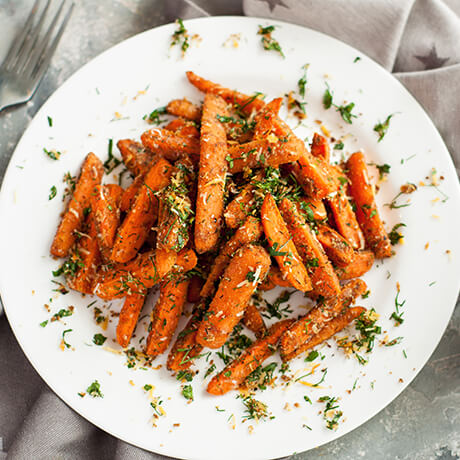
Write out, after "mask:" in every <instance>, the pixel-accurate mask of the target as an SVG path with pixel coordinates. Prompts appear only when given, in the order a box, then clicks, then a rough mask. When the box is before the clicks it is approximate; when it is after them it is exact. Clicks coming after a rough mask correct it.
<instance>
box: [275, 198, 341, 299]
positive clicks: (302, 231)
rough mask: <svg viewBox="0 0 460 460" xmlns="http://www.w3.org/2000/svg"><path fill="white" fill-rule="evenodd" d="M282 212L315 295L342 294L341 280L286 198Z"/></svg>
mask: <svg viewBox="0 0 460 460" xmlns="http://www.w3.org/2000/svg"><path fill="white" fill-rule="evenodd" d="M280 211H281V215H282V216H283V219H284V221H285V222H286V225H287V228H288V230H289V232H290V234H291V235H292V240H293V241H294V244H295V246H296V248H297V250H298V252H299V254H300V256H301V257H302V260H303V262H304V264H305V266H306V267H307V272H308V275H309V276H310V279H311V283H312V285H313V291H314V292H315V294H317V295H322V296H324V297H332V296H335V295H338V294H340V284H339V279H338V278H337V275H336V274H335V272H334V269H333V268H332V265H331V263H330V262H329V259H328V258H327V256H326V254H325V252H324V250H323V248H322V246H321V244H320V243H319V242H318V240H317V239H316V237H315V235H314V233H313V232H312V231H311V230H310V227H309V225H308V224H307V223H306V221H305V219H304V218H303V217H302V215H301V214H300V213H299V211H298V210H297V207H296V205H295V204H294V203H293V202H292V201H290V200H289V199H287V198H284V199H283V200H282V201H281V203H280Z"/></svg>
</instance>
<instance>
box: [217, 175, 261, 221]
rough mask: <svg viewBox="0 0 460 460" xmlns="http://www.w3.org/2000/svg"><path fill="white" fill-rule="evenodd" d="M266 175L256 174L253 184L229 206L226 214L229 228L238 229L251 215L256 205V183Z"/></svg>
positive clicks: (247, 186)
mask: <svg viewBox="0 0 460 460" xmlns="http://www.w3.org/2000/svg"><path fill="white" fill-rule="evenodd" d="M263 177H264V173H263V172H262V170H261V171H259V172H258V173H256V174H255V175H254V176H253V177H252V179H251V182H250V183H249V184H247V185H245V186H244V187H243V189H242V190H241V192H240V193H238V195H237V196H236V197H235V198H233V200H232V201H230V203H229V204H228V205H227V207H226V208H225V212H224V217H225V224H226V225H227V227H229V228H236V227H238V226H240V225H241V224H242V223H243V222H244V221H245V219H246V217H247V216H248V215H249V214H250V212H251V208H252V207H253V205H254V204H255V200H254V192H255V187H254V185H253V184H254V182H257V181H260V180H262V179H263Z"/></svg>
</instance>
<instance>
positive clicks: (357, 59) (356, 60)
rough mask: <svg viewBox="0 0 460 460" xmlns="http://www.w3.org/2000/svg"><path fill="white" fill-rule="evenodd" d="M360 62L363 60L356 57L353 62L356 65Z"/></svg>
mask: <svg viewBox="0 0 460 460" xmlns="http://www.w3.org/2000/svg"><path fill="white" fill-rule="evenodd" d="M360 60H361V58H360V57H359V56H356V57H355V59H354V60H353V63H356V62H358V61H360Z"/></svg>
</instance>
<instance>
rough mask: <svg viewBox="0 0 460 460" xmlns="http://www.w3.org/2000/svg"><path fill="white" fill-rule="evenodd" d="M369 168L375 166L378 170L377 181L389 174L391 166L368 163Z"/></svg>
mask: <svg viewBox="0 0 460 460" xmlns="http://www.w3.org/2000/svg"><path fill="white" fill-rule="evenodd" d="M369 165H371V166H375V167H376V168H377V169H378V170H379V179H380V180H382V179H383V178H384V177H385V174H389V173H390V169H391V166H390V165H389V164H387V163H384V164H383V165H378V164H375V163H369Z"/></svg>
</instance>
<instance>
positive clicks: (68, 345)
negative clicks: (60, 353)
mask: <svg viewBox="0 0 460 460" xmlns="http://www.w3.org/2000/svg"><path fill="white" fill-rule="evenodd" d="M72 330H73V329H66V330H65V331H64V332H63V333H62V344H63V345H64V346H65V347H66V348H70V347H71V345H70V343H67V342H66V341H65V335H66V334H67V333H68V332H72Z"/></svg>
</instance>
